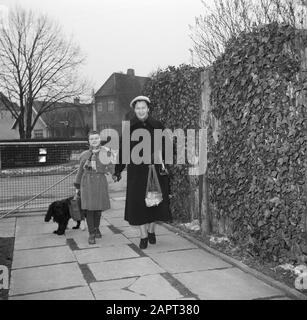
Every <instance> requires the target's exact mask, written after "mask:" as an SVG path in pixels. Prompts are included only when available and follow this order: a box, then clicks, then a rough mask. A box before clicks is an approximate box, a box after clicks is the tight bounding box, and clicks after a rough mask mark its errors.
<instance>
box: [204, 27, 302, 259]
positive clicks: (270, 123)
mask: <svg viewBox="0 0 307 320" xmlns="http://www.w3.org/2000/svg"><path fill="white" fill-rule="evenodd" d="M299 37H304V35H300V34H299V33H298V31H297V30H294V29H293V28H291V27H290V26H279V25H277V24H271V25H267V26H263V27H261V28H259V29H257V30H255V31H254V32H253V33H250V34H243V35H242V36H240V37H239V38H237V39H233V40H232V41H231V42H230V43H229V44H228V46H227V48H226V51H225V53H224V54H223V55H222V56H221V57H220V58H219V59H218V60H217V61H216V63H215V64H214V65H213V67H212V72H211V79H210V85H211V89H212V93H211V104H212V106H213V110H212V111H213V114H214V116H215V117H216V118H218V119H219V120H220V121H221V131H220V139H219V141H218V143H217V144H216V145H214V144H211V150H210V163H209V179H210V180H209V181H210V200H211V208H215V209H216V210H213V214H214V215H216V216H217V217H218V218H220V217H222V216H223V217H224V218H225V217H226V218H227V221H228V226H227V227H228V229H227V230H228V231H227V233H228V235H229V236H230V237H231V239H232V240H233V241H235V242H238V243H240V244H241V245H243V246H246V249H247V250H249V252H250V253H251V254H252V255H254V256H255V257H258V258H260V259H263V260H267V261H276V262H279V263H282V262H284V261H289V260H293V261H298V260H300V261H301V260H302V257H303V251H305V253H307V252H306V241H304V238H305V239H306V233H305V232H304V231H306V230H305V229H304V228H305V227H304V215H306V209H307V207H306V194H304V183H306V175H305V173H306V170H307V162H306V158H307V134H306V132H307V131H306V129H307V123H306V115H307V106H306V105H303V104H302V103H301V101H300V100H299V99H298V97H299V94H300V93H302V85H303V84H302V83H301V80H300V77H298V72H299V70H300V52H299V49H298V39H299ZM302 40H303V42H305V43H306V39H305V38H303V39H302ZM305 101H306V100H305Z"/></svg>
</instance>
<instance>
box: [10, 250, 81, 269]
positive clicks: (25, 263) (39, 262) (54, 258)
mask: <svg viewBox="0 0 307 320" xmlns="http://www.w3.org/2000/svg"><path fill="white" fill-rule="evenodd" d="M73 261H76V258H75V256H74V255H73V253H72V251H71V250H70V249H69V248H68V246H63V247H52V248H44V249H30V250H19V251H17V250H16V251H14V256H13V265H12V269H20V268H26V267H34V266H43V265H48V264H59V263H63V262H73Z"/></svg>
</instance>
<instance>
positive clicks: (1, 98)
mask: <svg viewBox="0 0 307 320" xmlns="http://www.w3.org/2000/svg"><path fill="white" fill-rule="evenodd" d="M4 103H8V104H12V105H14V109H15V110H16V108H17V109H18V105H17V104H14V103H13V102H11V101H10V100H9V99H8V97H7V96H5V95H4V94H3V93H2V92H0V110H8V109H7V108H6V107H5V105H4Z"/></svg>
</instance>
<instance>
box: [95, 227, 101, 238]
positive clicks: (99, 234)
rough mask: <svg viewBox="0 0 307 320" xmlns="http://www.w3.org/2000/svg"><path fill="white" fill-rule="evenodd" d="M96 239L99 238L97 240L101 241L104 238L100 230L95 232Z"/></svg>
mask: <svg viewBox="0 0 307 320" xmlns="http://www.w3.org/2000/svg"><path fill="white" fill-rule="evenodd" d="M95 238H97V239H101V238H102V234H101V232H100V230H99V229H96V230H95Z"/></svg>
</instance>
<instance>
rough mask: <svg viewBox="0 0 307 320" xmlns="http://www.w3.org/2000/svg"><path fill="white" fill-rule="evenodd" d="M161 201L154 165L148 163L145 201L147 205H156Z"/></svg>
mask: <svg viewBox="0 0 307 320" xmlns="http://www.w3.org/2000/svg"><path fill="white" fill-rule="evenodd" d="M162 201H163V196H162V191H161V187H160V183H159V180H158V175H157V172H156V168H155V166H154V165H149V170H148V179H147V187H146V197H145V203H146V206H147V207H155V206H158V205H159V204H160V203H161V202H162Z"/></svg>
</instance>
